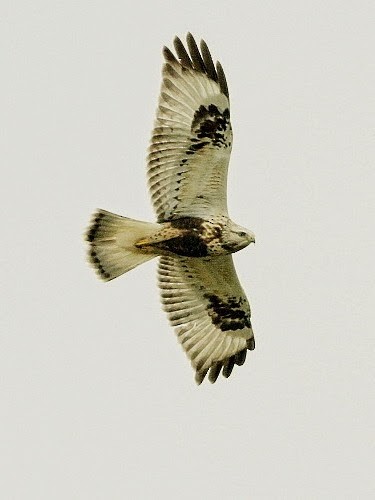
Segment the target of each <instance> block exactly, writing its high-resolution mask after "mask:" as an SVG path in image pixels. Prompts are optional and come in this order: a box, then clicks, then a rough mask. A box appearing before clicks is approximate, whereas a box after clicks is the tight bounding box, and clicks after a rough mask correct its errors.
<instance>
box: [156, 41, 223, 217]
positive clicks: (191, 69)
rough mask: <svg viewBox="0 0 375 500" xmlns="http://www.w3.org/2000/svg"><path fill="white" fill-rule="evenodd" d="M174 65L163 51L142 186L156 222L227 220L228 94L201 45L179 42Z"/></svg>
mask: <svg viewBox="0 0 375 500" xmlns="http://www.w3.org/2000/svg"><path fill="white" fill-rule="evenodd" d="M174 46H175V50H176V53H177V57H178V59H177V58H176V57H175V56H174V55H173V53H172V52H171V51H170V50H169V49H168V48H166V47H164V57H165V61H166V62H165V65H164V67H163V82H162V86H161V93H160V98H159V107H158V110H157V114H156V121H155V127H154V130H153V135H152V138H151V145H150V148H149V155H148V183H149V188H150V194H151V198H152V203H153V205H154V209H155V211H156V214H157V216H158V222H163V221H166V220H169V219H171V218H173V217H175V218H176V217H181V216H184V215H189V216H200V217H206V216H208V215H227V213H228V212H227V193H226V191H227V186H226V184H227V170H228V163H229V157H230V152H231V148H232V129H231V124H230V114H229V94H228V87H227V83H226V80H225V75H224V72H223V69H222V67H221V65H220V63H216V67H215V66H214V63H213V61H212V58H211V55H210V52H209V50H208V48H207V45H206V43H205V42H204V41H203V40H202V41H201V45H200V48H201V51H199V49H198V47H197V44H196V43H195V40H194V38H193V37H192V35H191V34H190V33H189V34H188V35H187V46H188V51H189V53H188V52H187V50H186V49H185V47H184V45H183V44H182V42H181V40H180V39H179V38H177V37H176V38H175V40H174Z"/></svg>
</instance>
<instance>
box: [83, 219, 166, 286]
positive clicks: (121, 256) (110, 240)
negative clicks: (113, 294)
mask: <svg viewBox="0 0 375 500" xmlns="http://www.w3.org/2000/svg"><path fill="white" fill-rule="evenodd" d="M159 228H160V225H159V224H153V223H150V222H142V221H138V220H134V219H128V218H127V217H122V216H121V215H116V214H113V213H111V212H107V211H106V210H98V211H97V212H95V213H94V214H93V216H92V219H91V223H90V226H89V228H88V230H87V232H86V234H85V239H86V241H88V242H89V245H90V247H89V250H88V260H89V262H90V263H91V265H92V266H93V267H94V269H95V271H96V272H97V274H98V276H99V278H101V279H102V280H104V281H110V280H112V279H114V278H117V276H120V275H121V274H124V273H126V272H127V271H130V270H131V269H133V268H134V267H136V266H139V265H140V264H142V263H143V262H147V261H148V260H151V259H153V258H154V257H156V254H154V253H146V252H145V251H142V250H140V249H139V248H136V247H135V246H134V244H135V243H136V242H137V241H138V240H139V239H141V238H145V237H148V236H151V235H152V234H154V233H156V232H157V231H158V229H159Z"/></svg>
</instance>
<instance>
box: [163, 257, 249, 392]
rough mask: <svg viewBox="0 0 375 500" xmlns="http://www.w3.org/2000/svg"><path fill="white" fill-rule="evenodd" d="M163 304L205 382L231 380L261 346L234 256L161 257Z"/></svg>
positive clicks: (198, 373) (197, 372)
mask: <svg viewBox="0 0 375 500" xmlns="http://www.w3.org/2000/svg"><path fill="white" fill-rule="evenodd" d="M159 286H160V288H161V297H162V303H163V306H164V309H165V311H166V312H167V313H168V317H169V320H170V322H171V324H172V325H173V326H175V327H176V329H175V330H176V333H177V336H178V339H179V341H180V342H181V344H182V346H183V348H184V350H185V351H186V353H187V355H188V357H189V358H190V360H191V363H192V366H193V367H194V369H195V370H196V376H195V380H196V382H197V383H198V384H200V383H201V382H202V381H203V379H204V377H205V376H206V374H207V372H208V370H210V372H209V375H208V378H209V380H210V381H211V382H215V381H216V379H217V377H218V376H219V374H220V371H221V369H222V373H223V375H224V377H229V375H230V374H231V372H232V369H233V366H234V365H235V364H237V365H242V364H243V363H244V362H245V358H246V352H247V349H250V350H253V349H254V347H255V343H254V334H253V331H252V328H251V322H250V306H249V303H248V301H247V299H246V296H245V294H244V291H243V290H242V287H241V285H240V283H239V281H238V278H237V274H236V271H235V268H234V265H233V260H232V257H231V256H230V255H225V256H220V257H214V258H204V259H192V258H187V257H178V256H171V257H170V256H168V257H165V256H163V257H161V258H160V263H159Z"/></svg>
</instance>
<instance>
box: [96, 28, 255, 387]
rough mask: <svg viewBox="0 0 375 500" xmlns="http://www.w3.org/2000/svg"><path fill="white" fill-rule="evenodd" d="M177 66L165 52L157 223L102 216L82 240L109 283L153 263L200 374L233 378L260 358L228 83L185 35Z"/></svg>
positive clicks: (154, 161)
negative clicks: (237, 215) (230, 191)
mask: <svg viewBox="0 0 375 500" xmlns="http://www.w3.org/2000/svg"><path fill="white" fill-rule="evenodd" d="M174 47H175V51H176V54H177V57H176V56H175V55H173V53H172V52H171V51H170V50H169V49H168V48H166V47H165V48H164V58H165V64H164V66H163V82H162V86H161V92H160V99H159V107H158V109H157V114H156V121H155V126H154V130H153V133H152V138H151V145H150V149H149V155H148V184H149V188H150V193H151V199H152V203H153V205H154V209H155V212H156V215H157V222H156V223H149V222H141V221H137V220H133V219H128V218H126V217H122V216H120V215H115V214H112V213H110V212H106V211H105V210H98V211H97V212H96V213H95V214H94V215H93V217H92V221H91V225H90V227H89V229H88V231H87V233H86V240H87V241H88V242H89V260H90V262H91V263H92V265H93V266H94V268H95V269H96V271H97V273H98V275H99V277H100V278H102V279H103V280H104V281H109V280H112V279H113V278H116V277H117V276H120V275H121V274H123V273H125V272H127V271H129V270H130V269H133V268H134V267H136V266H138V265H139V264H141V263H142V262H146V261H147V260H150V259H152V258H154V257H160V260H159V286H160V289H161V297H162V302H163V306H164V309H165V310H166V311H167V313H168V316H169V319H170V322H171V324H172V325H173V326H174V327H175V330H176V333H177V336H178V339H179V341H180V342H181V344H182V346H183V348H184V350H185V352H186V353H187V355H188V357H189V358H190V360H191V364H192V366H193V368H194V369H195V370H196V376H195V380H196V381H197V383H198V384H200V383H201V382H202V381H203V379H204V378H205V376H206V374H207V372H209V373H208V378H209V380H210V381H211V382H215V381H216V379H217V377H218V375H219V373H220V371H222V374H223V375H224V377H229V375H230V374H231V372H232V369H233V366H234V365H235V364H236V365H242V364H243V363H244V361H245V358H246V352H247V350H248V349H249V350H253V349H254V346H255V344H254V334H253V330H252V328H251V322H250V306H249V303H248V301H247V299H246V296H245V294H244V291H243V290H242V288H241V285H240V283H239V281H238V278H237V275H236V271H235V268H234V265H233V260H232V255H231V254H232V253H234V252H237V251H238V250H241V249H242V248H244V247H246V246H247V245H248V244H249V243H251V242H254V241H255V239H254V234H253V233H252V232H250V231H248V230H247V229H245V228H243V227H241V226H238V225H237V224H235V223H234V222H232V221H231V219H230V218H229V216H228V209H227V171H228V163H229V157H230V153H231V149H232V127H231V123H230V112H229V94H228V87H227V82H226V79H225V76H224V72H223V69H222V67H221V65H220V63H219V62H218V63H216V66H215V65H214V63H213V61H212V58H211V55H210V52H209V50H208V48H207V45H206V43H205V42H204V41H203V40H202V41H201V44H200V50H199V48H198V46H197V44H196V42H195V40H194V38H193V37H192V35H191V34H190V33H189V34H188V35H187V49H186V48H185V46H184V45H183V43H182V42H181V40H180V39H179V38H177V37H176V38H175V40H174Z"/></svg>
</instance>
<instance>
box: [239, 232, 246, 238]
mask: <svg viewBox="0 0 375 500" xmlns="http://www.w3.org/2000/svg"><path fill="white" fill-rule="evenodd" d="M238 236H241V238H243V237H244V236H246V233H245V232H244V231H240V232H239V233H238Z"/></svg>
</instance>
